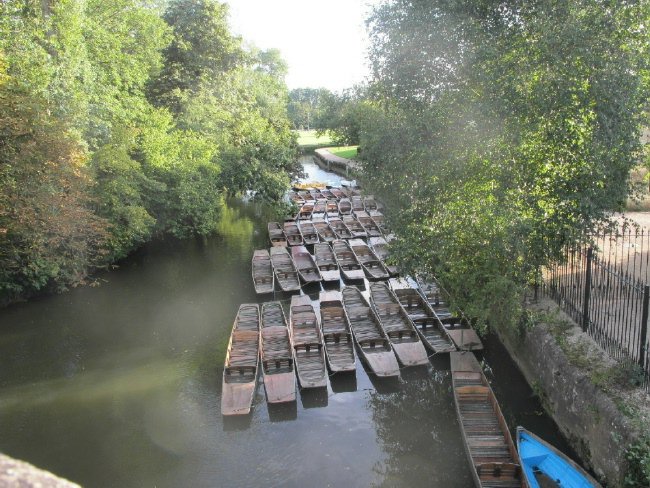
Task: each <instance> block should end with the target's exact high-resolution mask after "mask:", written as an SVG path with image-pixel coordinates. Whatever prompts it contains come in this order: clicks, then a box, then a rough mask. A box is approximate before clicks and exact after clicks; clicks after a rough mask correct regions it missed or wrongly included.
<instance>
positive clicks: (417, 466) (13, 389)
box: [0, 158, 570, 488]
mask: <svg viewBox="0 0 650 488" xmlns="http://www.w3.org/2000/svg"><path fill="white" fill-rule="evenodd" d="M304 164H305V167H306V170H307V173H308V178H307V179H309V180H313V179H319V180H330V181H333V182H335V181H337V180H338V177H337V176H336V175H333V174H331V173H326V172H323V171H322V170H320V169H318V168H317V167H316V166H315V165H314V164H313V163H311V162H310V160H309V159H308V158H307V159H305V160H304ZM269 218H270V213H269V211H268V209H267V208H266V207H264V206H262V205H259V204H253V203H245V202H239V201H238V202H230V204H229V205H228V206H226V207H225V208H224V211H223V217H222V222H221V225H220V229H219V235H217V236H214V237H211V238H208V239H196V240H185V241H171V240H166V241H159V242H155V243H152V244H150V245H148V246H146V247H145V248H143V249H141V250H140V251H138V252H137V253H136V254H135V255H133V256H131V257H130V258H129V259H127V260H125V261H124V262H122V263H120V264H119V267H117V268H116V269H114V270H111V271H110V272H106V273H103V274H101V275H98V276H97V279H96V282H95V283H94V284H95V285H96V286H86V287H83V288H78V289H75V290H72V291H70V292H68V293H64V294H61V295H56V296H49V297H43V298H40V299H35V300H31V301H30V302H28V303H23V304H17V305H14V306H11V307H9V308H7V309H4V310H2V311H0V451H2V452H4V453H5V454H8V455H10V456H13V457H16V458H19V459H23V460H26V461H29V462H31V463H33V464H35V465H37V466H39V467H41V468H44V469H48V470H50V471H52V472H54V473H56V474H58V475H60V476H63V477H65V478H68V479H70V480H72V481H75V482H77V483H80V484H82V485H84V486H88V487H144V486H147V487H154V486H155V487H158V488H160V487H185V486H187V487H190V486H191V487H217V486H231V487H248V486H266V487H275V486H278V487H279V486H288V487H327V486H333V487H338V486H341V487H368V486H387V487H388V486H390V487H424V486H426V487H432V486H434V487H448V488H454V487H469V486H472V481H471V475H470V471H469V465H468V463H467V461H466V457H465V453H464V450H463V444H462V440H461V436H460V429H459V426H458V423H457V421H456V415H455V411H454V404H453V397H452V394H451V381H450V374H449V360H448V358H446V357H444V356H440V357H433V358H432V361H431V365H430V366H429V367H428V369H426V368H425V369H424V370H422V369H420V370H412V371H409V370H402V376H401V379H400V381H399V382H398V383H392V384H385V383H383V382H381V381H377V380H376V379H375V378H373V377H371V376H369V375H368V374H367V373H366V371H365V370H364V368H363V366H361V365H360V364H359V366H358V367H357V372H356V376H352V377H349V376H348V377H343V378H339V377H332V378H331V379H330V380H331V381H330V384H329V386H328V388H327V391H326V392H324V393H317V394H305V393H301V394H300V395H299V397H298V401H297V402H296V403H295V404H294V405H293V406H289V407H286V406H284V407H280V408H278V409H273V410H269V409H268V408H267V405H266V402H265V396H264V388H263V386H261V385H258V389H257V393H256V397H255V402H254V409H253V412H252V414H251V415H250V416H249V417H247V418H246V419H243V420H235V421H231V420H230V419H224V418H222V416H221V414H220V400H221V398H220V390H221V374H222V368H223V362H224V356H225V350H226V345H227V342H228V338H229V334H230V330H231V327H232V322H233V319H234V317H235V314H236V312H237V308H238V307H239V305H240V304H241V303H243V302H258V301H259V300H258V298H257V297H256V295H255V293H254V290H253V285H252V280H251V277H250V267H251V263H250V260H251V257H252V254H253V250H254V249H256V248H264V247H268V238H267V233H266V222H267V221H268V220H269ZM283 298H285V299H286V297H283ZM482 357H483V358H484V360H485V362H486V363H487V365H488V367H489V368H491V373H490V374H489V377H490V379H491V380H492V382H493V388H494V390H495V392H496V395H497V397H498V399H499V401H500V403H501V407H502V409H503V412H504V415H505V416H506V419H507V421H508V423H509V425H510V426H511V427H514V426H516V425H518V424H521V425H524V426H526V427H527V428H529V429H531V430H533V431H535V432H536V433H538V434H540V435H542V436H543V437H545V438H546V439H547V440H549V441H551V442H552V443H554V444H556V445H557V446H558V447H560V448H561V449H567V447H566V443H565V442H564V440H563V439H562V438H561V437H560V434H559V433H558V430H557V427H556V426H555V424H554V423H553V422H552V421H551V420H550V419H549V418H548V417H547V416H546V415H545V414H543V413H542V407H541V406H540V404H539V402H538V401H537V399H536V397H535V396H534V395H533V393H532V391H531V389H530V388H529V387H528V385H527V384H526V383H525V381H524V380H523V377H522V376H521V374H520V373H519V371H518V370H517V368H516V367H515V365H514V364H513V363H512V361H511V360H510V359H509V358H508V356H507V353H506V352H505V350H504V349H503V348H502V347H501V346H500V344H499V343H498V342H497V341H496V340H494V338H491V337H488V338H487V340H486V351H485V353H484V354H483V355H482ZM569 452H570V451H569Z"/></svg>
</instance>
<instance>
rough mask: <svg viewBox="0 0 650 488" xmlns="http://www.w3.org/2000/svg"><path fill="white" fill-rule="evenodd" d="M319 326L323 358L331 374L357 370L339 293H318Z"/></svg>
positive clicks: (352, 343) (352, 342)
mask: <svg viewBox="0 0 650 488" xmlns="http://www.w3.org/2000/svg"><path fill="white" fill-rule="evenodd" d="M319 299H320V324H321V331H322V332H323V341H324V343H325V357H326V358H327V364H328V366H329V368H330V371H331V372H332V373H344V372H351V371H355V370H356V369H357V360H356V355H355V354H354V339H353V338H352V331H351V330H350V322H349V320H348V316H347V314H346V313H345V309H344V308H343V300H342V298H341V292H339V291H322V292H320V297H319Z"/></svg>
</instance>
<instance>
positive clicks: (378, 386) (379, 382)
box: [363, 364, 400, 395]
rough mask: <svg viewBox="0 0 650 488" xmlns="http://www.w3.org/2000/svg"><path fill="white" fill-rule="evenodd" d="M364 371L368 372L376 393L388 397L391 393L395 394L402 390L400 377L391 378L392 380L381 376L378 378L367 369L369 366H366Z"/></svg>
mask: <svg viewBox="0 0 650 488" xmlns="http://www.w3.org/2000/svg"><path fill="white" fill-rule="evenodd" d="M363 369H364V370H365V371H366V373H367V374H368V379H369V380H370V382H371V383H372V386H373V387H374V388H375V391H376V392H377V393H379V394H381V395H387V394H390V393H395V392H398V391H399V389H400V377H399V376H398V377H394V376H393V377H390V378H382V377H380V376H377V375H376V374H374V373H371V372H370V370H368V369H367V366H366V365H365V364H364V365H363Z"/></svg>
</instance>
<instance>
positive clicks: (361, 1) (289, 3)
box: [225, 0, 381, 92]
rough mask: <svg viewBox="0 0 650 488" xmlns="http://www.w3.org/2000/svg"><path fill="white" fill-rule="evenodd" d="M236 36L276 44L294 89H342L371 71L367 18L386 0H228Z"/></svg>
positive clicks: (260, 45) (258, 43)
mask: <svg viewBox="0 0 650 488" xmlns="http://www.w3.org/2000/svg"><path fill="white" fill-rule="evenodd" d="M225 1H226V3H228V5H229V7H230V26H231V28H232V31H233V32H234V33H235V34H239V35H241V36H242V37H243V38H244V40H245V41H247V42H250V43H252V44H254V45H255V46H257V47H258V48H260V49H270V48H277V49H279V50H280V52H281V54H282V58H283V59H284V60H285V61H286V62H287V63H288V65H289V73H288V75H287V78H286V82H287V86H288V87H289V89H294V88H327V89H329V90H331V91H337V92H338V91H341V90H343V89H345V88H349V87H351V86H352V85H353V84H355V83H359V82H361V81H362V80H363V79H364V77H366V76H367V75H368V73H369V69H368V63H367V61H366V51H367V47H368V37H367V34H366V29H365V23H364V20H365V18H366V14H367V13H368V12H370V6H371V5H376V4H379V3H380V1H381V0H225Z"/></svg>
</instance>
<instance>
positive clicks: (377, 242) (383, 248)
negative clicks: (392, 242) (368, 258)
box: [368, 237, 399, 276]
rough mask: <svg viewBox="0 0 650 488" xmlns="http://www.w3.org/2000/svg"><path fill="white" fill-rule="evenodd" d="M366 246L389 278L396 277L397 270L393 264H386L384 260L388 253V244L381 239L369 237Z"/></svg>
mask: <svg viewBox="0 0 650 488" xmlns="http://www.w3.org/2000/svg"><path fill="white" fill-rule="evenodd" d="M368 246H370V249H372V250H373V252H374V253H375V255H376V256H377V257H378V258H379V260H380V261H381V264H383V265H384V267H385V268H386V271H388V274H389V275H391V276H397V275H398V274H399V268H398V267H397V266H395V265H394V264H386V258H387V257H388V256H389V254H390V253H389V251H388V242H387V241H386V239H384V238H383V237H371V238H369V239H368Z"/></svg>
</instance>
